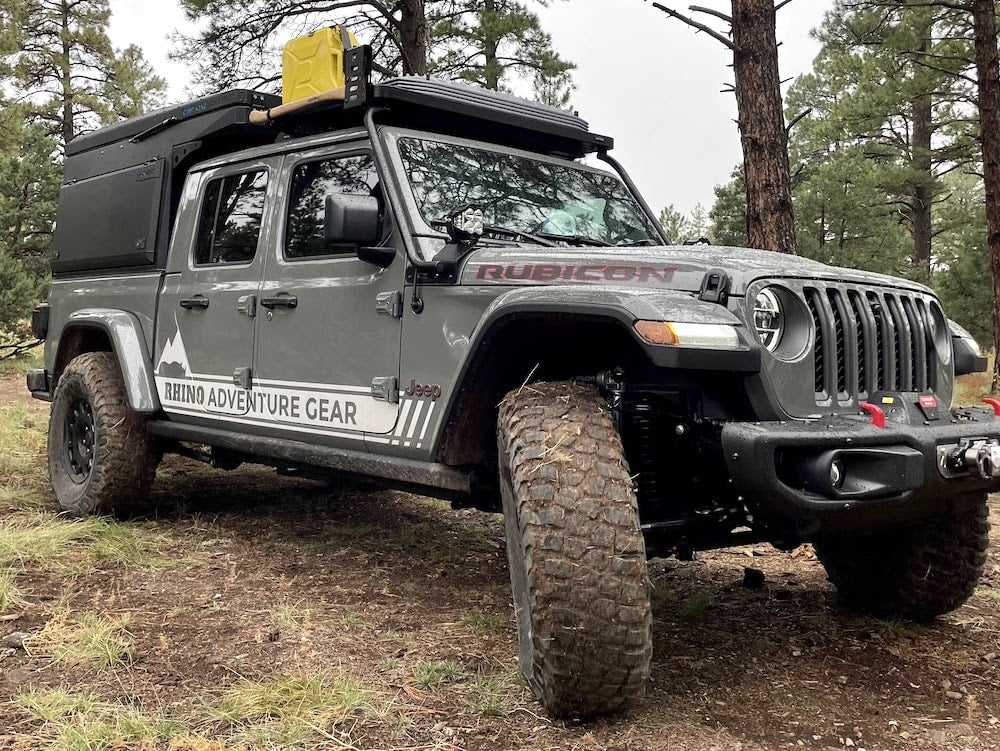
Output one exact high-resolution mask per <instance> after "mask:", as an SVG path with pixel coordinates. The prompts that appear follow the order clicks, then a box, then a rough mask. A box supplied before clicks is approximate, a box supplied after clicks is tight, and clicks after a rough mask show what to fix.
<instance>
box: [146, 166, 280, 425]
mask: <svg viewBox="0 0 1000 751" xmlns="http://www.w3.org/2000/svg"><path fill="white" fill-rule="evenodd" d="M278 164H280V160H279V159H271V160H262V161H260V162H252V163H248V164H243V165H239V166H227V167H225V168H221V169H217V170H213V171H210V172H207V173H202V174H196V175H192V176H191V177H190V178H189V179H188V183H187V186H186V188H185V194H184V197H183V199H182V200H183V202H184V204H185V209H184V211H182V212H180V215H181V216H182V217H187V216H190V217H192V218H193V219H194V221H187V220H185V219H182V220H181V222H180V226H178V227H177V231H176V234H175V238H174V243H175V245H174V247H173V248H172V250H171V262H170V266H169V268H168V269H167V274H166V277H165V279H164V287H163V292H162V293H161V296H160V303H159V308H158V313H157V326H156V332H157V347H156V360H155V362H156V368H155V374H156V387H157V390H158V392H159V395H160V402H161V403H162V405H163V409H164V411H165V412H167V413H168V414H170V415H171V416H172V417H174V418H175V419H178V420H180V421H195V422H197V421H198V420H199V419H200V420H204V419H210V420H211V421H212V422H215V421H217V420H223V421H226V422H228V423H230V425H229V427H232V428H234V429H237V430H240V429H242V430H249V429H250V428H249V424H248V423H246V422H245V419H244V418H245V416H246V415H247V414H248V412H250V410H251V406H252V392H251V382H250V377H251V366H252V361H253V344H254V325H255V318H254V316H255V314H256V305H255V302H256V297H257V293H258V291H259V287H260V279H261V274H262V271H263V267H264V260H263V256H264V253H263V252H262V251H261V250H260V248H263V246H264V240H263V239H262V235H265V234H266V232H263V231H262V229H263V228H264V227H266V226H267V224H268V222H267V219H266V217H267V212H269V211H270V203H271V201H272V199H271V197H270V195H271V193H273V192H274V183H275V182H276V179H275V178H276V176H277V169H276V168H277V166H278Z"/></svg>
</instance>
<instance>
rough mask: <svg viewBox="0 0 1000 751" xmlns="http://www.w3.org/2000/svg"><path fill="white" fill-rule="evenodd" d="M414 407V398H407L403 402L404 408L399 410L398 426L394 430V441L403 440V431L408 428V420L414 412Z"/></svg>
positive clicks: (399, 441)
mask: <svg viewBox="0 0 1000 751" xmlns="http://www.w3.org/2000/svg"><path fill="white" fill-rule="evenodd" d="M413 407H414V400H413V399H407V400H405V401H404V402H403V405H402V408H401V409H400V412H399V419H398V420H396V427H395V428H394V429H393V431H392V435H393V440H392V443H401V442H402V440H403V438H402V436H403V431H404V430H406V421H407V420H409V419H410V413H411V412H413Z"/></svg>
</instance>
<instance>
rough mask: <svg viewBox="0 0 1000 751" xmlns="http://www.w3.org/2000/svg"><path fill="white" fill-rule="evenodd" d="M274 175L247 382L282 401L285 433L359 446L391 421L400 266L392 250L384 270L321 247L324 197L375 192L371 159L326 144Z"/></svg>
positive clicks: (348, 250)
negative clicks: (279, 180) (277, 199)
mask: <svg viewBox="0 0 1000 751" xmlns="http://www.w3.org/2000/svg"><path fill="white" fill-rule="evenodd" d="M282 176H283V184H284V185H286V186H287V189H286V190H285V191H284V194H285V195H284V204H283V207H282V208H281V214H282V215H281V217H280V219H279V220H278V226H279V227H280V229H279V230H278V232H277V234H278V238H277V242H275V243H274V244H273V245H272V247H271V248H269V251H268V253H267V259H266V261H265V263H266V268H265V270H264V281H263V283H262V285H261V291H260V302H261V305H262V306H263V307H262V308H261V316H260V319H259V321H258V329H257V348H256V364H255V371H254V383H255V388H257V387H259V388H260V389H261V390H262V391H263V392H264V393H267V394H273V395H274V396H275V397H277V398H279V399H280V400H281V401H282V403H283V405H284V407H283V409H282V411H281V413H280V414H279V415H277V416H276V420H275V422H276V424H277V425H280V426H281V427H282V428H283V429H285V430H292V431H297V432H302V433H308V434H311V435H312V436H313V438H312V440H316V439H317V438H322V437H325V438H326V439H328V440H327V442H329V443H333V444H343V445H345V446H351V447H354V448H362V447H363V444H362V441H363V440H364V434H365V433H369V434H389V433H391V432H392V431H393V429H394V427H395V425H396V421H397V414H398V411H399V409H398V407H399V405H398V390H397V385H396V381H395V379H396V378H397V376H398V372H399V349H400V341H401V319H400V317H399V313H400V311H399V309H398V306H396V305H394V304H393V301H394V293H396V292H397V291H400V290H402V286H403V273H404V272H403V266H404V264H403V259H402V256H401V254H400V256H398V257H397V258H396V260H395V261H394V262H393V263H392V264H391V265H390V266H389V267H388V268H385V269H383V268H379V267H378V266H375V265H373V264H370V263H367V262H365V261H362V260H360V259H359V258H358V257H357V253H356V249H355V248H353V247H337V246H330V245H328V244H327V241H326V235H325V231H324V218H325V206H326V197H327V196H328V195H330V194H333V193H349V194H356V195H365V196H371V195H375V196H379V197H381V188H380V186H379V178H378V173H377V171H376V169H375V162H374V159H373V157H372V155H371V154H370V153H369V152H367V151H363V150H358V149H354V150H346V151H345V150H344V147H340V148H339V149H338V150H336V151H334V150H331V149H329V148H327V149H326V150H324V151H317V152H313V153H312V154H305V155H295V156H289V157H287V161H286V163H285V165H284V167H283V169H282ZM383 205H384V202H383ZM384 215H385V216H386V219H385V221H384V225H385V226H384V231H383V237H384V240H383V241H384V242H386V243H389V242H390V241H391V239H392V237H393V228H392V226H391V221H390V220H389V218H388V214H387V213H385V212H384ZM373 383H374V384H375V385H376V390H377V391H378V392H379V393H375V394H373Z"/></svg>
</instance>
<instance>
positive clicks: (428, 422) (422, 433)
mask: <svg viewBox="0 0 1000 751" xmlns="http://www.w3.org/2000/svg"><path fill="white" fill-rule="evenodd" d="M436 406H437V402H431V408H430V409H429V410H428V411H427V419H426V420H425V421H424V427H423V428H422V429H421V431H420V441H419V443H417V445H418V446H419V445H420V444H422V443H423V442H424V436H425V435H427V428H429V427H430V425H431V415H433V414H434V408H435V407H436Z"/></svg>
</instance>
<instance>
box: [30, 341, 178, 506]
mask: <svg viewBox="0 0 1000 751" xmlns="http://www.w3.org/2000/svg"><path fill="white" fill-rule="evenodd" d="M48 454H49V480H50V482H51V483H52V490H53V492H54V493H55V496H56V500H57V501H58V502H59V506H60V507H61V508H62V509H63V510H64V511H66V512H67V513H69V514H72V515H73V516H87V515H88V514H95V513H102V512H110V511H116V510H121V509H122V508H123V507H125V506H128V505H133V504H138V503H142V502H144V501H145V500H146V499H147V497H148V495H149V489H150V486H151V485H152V484H153V477H154V475H155V473H156V465H157V464H158V463H159V453H158V452H157V451H156V447H155V444H154V442H153V440H152V438H151V437H150V436H149V434H148V433H147V432H146V418H144V417H143V416H141V415H138V414H136V413H135V412H133V411H132V409H131V408H130V407H129V405H128V400H127V399H126V396H125V384H124V383H123V381H122V375H121V370H120V369H119V367H118V362H117V361H116V360H115V357H114V355H112V354H111V353H109V352H90V353H87V354H85V355H80V356H79V357H77V358H75V359H74V360H73V361H72V362H70V363H69V365H67V366H66V369H65V370H64V371H63V374H62V376H61V377H60V379H59V384H58V385H57V386H56V391H55V396H54V397H53V399H52V412H51V414H50V416H49V444H48Z"/></svg>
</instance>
